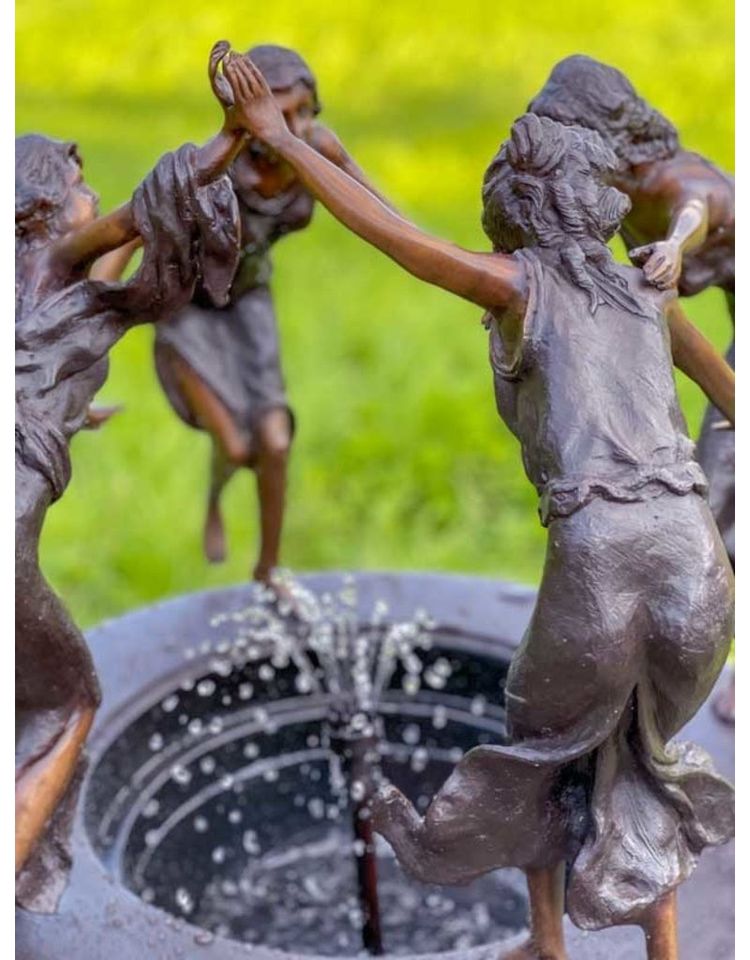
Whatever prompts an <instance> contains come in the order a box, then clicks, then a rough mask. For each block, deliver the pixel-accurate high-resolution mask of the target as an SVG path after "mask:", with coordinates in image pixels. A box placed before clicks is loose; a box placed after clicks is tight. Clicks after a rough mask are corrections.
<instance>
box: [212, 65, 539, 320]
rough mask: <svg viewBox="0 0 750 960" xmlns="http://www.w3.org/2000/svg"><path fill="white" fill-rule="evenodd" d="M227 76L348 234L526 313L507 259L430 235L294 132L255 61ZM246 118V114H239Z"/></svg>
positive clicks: (446, 282) (250, 115)
mask: <svg viewBox="0 0 750 960" xmlns="http://www.w3.org/2000/svg"><path fill="white" fill-rule="evenodd" d="M226 71H227V76H228V77H229V80H230V83H231V84H232V88H233V89H234V90H235V91H236V92H235V96H236V98H238V99H241V100H242V102H243V110H242V121H243V123H244V124H245V126H246V129H247V130H248V131H249V132H251V133H253V134H254V135H255V136H257V137H258V138H259V139H261V140H263V141H264V142H266V143H267V144H268V145H269V146H270V147H272V149H273V150H275V151H276V153H278V154H279V155H280V156H281V157H283V158H284V159H285V160H286V161H287V163H289V164H290V165H291V166H292V167H294V169H295V170H296V171H297V174H298V176H299V178H300V180H301V181H302V182H303V183H304V184H305V186H306V187H307V188H308V189H309V190H310V191H311V193H314V194H315V196H316V197H318V199H319V200H320V201H321V202H322V203H323V204H325V206H326V207H327V208H328V209H329V210H330V212H331V213H332V214H333V215H334V216H335V217H336V219H337V220H339V221H340V222H341V223H343V224H344V226H346V227H348V228H349V229H350V230H351V231H352V232H353V233H356V234H357V235H358V236H360V237H362V239H363V240H366V241H367V242H368V243H371V244H372V245H373V246H375V247H377V248H378V249H379V250H382V252H383V253H385V254H387V255H388V256H389V257H391V258H392V259H393V260H395V261H396V262H397V263H398V264H400V265H401V266H402V267H404V269H405V270H408V271H409V273H411V274H413V275H414V276H415V277H417V278H418V279H420V280H424V281H425V282H427V283H432V284H435V285H436V286H439V287H442V288H443V289H445V290H448V291H450V292H451V293H455V294H457V295H458V296H460V297H463V298H464V299H466V300H470V301H471V302H472V303H476V304H478V305H479V306H482V307H484V308H485V309H507V308H508V307H511V306H512V307H515V308H517V309H518V310H519V311H520V310H522V308H523V305H524V302H525V298H526V279H525V273H524V271H523V268H522V267H521V266H520V264H518V263H517V262H516V261H515V260H514V259H513V258H512V257H508V256H504V255H503V254H492V253H472V252H470V251H468V250H463V249H462V248H461V247H457V246H455V245H454V244H452V243H448V242H446V241H444V240H439V239H437V238H435V237H431V236H429V235H428V234H426V233H424V232H423V231H422V230H420V229H419V228H418V227H416V226H415V225H414V224H412V223H410V222H409V221H408V220H405V219H404V218H403V217H400V216H399V215H398V214H397V213H394V211H393V210H392V209H390V208H389V207H387V206H385V205H384V204H383V203H382V202H381V201H380V200H379V199H377V197H376V196H375V195H374V194H373V193H371V192H370V190H368V189H367V188H366V187H364V186H362V185H361V184H360V183H358V182H357V181H356V180H354V179H353V178H352V177H351V176H349V175H348V174H347V173H345V172H344V171H343V170H342V169H340V168H339V167H337V166H335V165H334V164H333V163H331V162H330V161H329V160H327V159H326V158H325V157H323V156H321V155H320V154H319V153H317V152H316V151H315V150H314V149H313V148H312V147H310V146H308V145H307V144H306V143H304V142H303V141H302V140H300V139H299V138H297V137H295V136H294V135H293V134H292V133H291V132H290V131H289V129H288V128H287V126H286V123H285V121H284V117H283V115H282V114H281V112H280V110H279V109H278V106H277V104H276V102H275V101H274V98H273V94H272V93H271V91H270V90H269V88H268V84H267V83H266V81H265V79H264V78H263V75H262V74H261V73H260V71H259V70H258V69H257V68H256V67H255V66H254V64H252V63H251V62H250V61H249V60H247V59H244V58H232V59H231V60H228V61H227V67H226ZM238 112H239V111H238Z"/></svg>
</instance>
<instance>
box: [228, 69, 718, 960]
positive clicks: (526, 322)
mask: <svg viewBox="0 0 750 960" xmlns="http://www.w3.org/2000/svg"><path fill="white" fill-rule="evenodd" d="M227 72H228V75H229V77H230V82H231V83H232V85H233V87H234V88H235V89H236V90H237V91H238V92H241V95H242V99H243V102H244V103H245V104H249V105H248V106H245V107H244V108H243V111H242V112H243V117H244V122H245V123H246V125H247V127H248V130H249V131H251V133H252V134H254V135H255V136H257V137H258V138H260V139H262V140H264V141H265V142H266V143H267V144H268V145H269V147H270V148H271V149H273V150H274V151H275V152H276V153H278V154H279V155H280V156H282V157H283V158H284V159H286V161H287V162H288V163H290V164H291V165H292V166H293V167H294V168H295V169H296V170H297V172H298V174H299V177H300V179H301V180H302V181H303V182H304V183H305V184H306V185H307V187H308V188H309V189H310V190H311V191H312V192H313V193H315V194H316V195H317V197H318V198H319V199H320V200H321V201H322V202H323V203H324V204H325V205H326V206H327V207H328V209H329V210H330V211H331V213H333V215H334V216H336V217H337V218H338V219H339V220H340V221H341V222H342V223H343V224H344V225H345V226H347V227H348V228H349V229H350V230H352V231H353V232H355V233H357V234H358V235H359V236H360V237H362V238H363V239H365V240H366V241H368V242H369V243H371V244H373V245H374V246H376V247H377V248H379V249H380V250H382V251H383V252H384V253H386V254H387V255H388V256H390V257H391V258H392V259H394V260H395V261H396V262H397V263H398V264H400V265H401V266H402V267H404V268H405V269H406V270H408V271H409V272H410V273H412V274H414V275H415V276H417V277H418V278H420V279H422V280H425V281H426V282H429V283H433V284H437V285H439V286H441V287H443V288H444V289H446V290H448V291H450V292H453V293H455V294H457V295H459V296H461V297H464V298H465V299H468V300H470V301H472V302H474V303H476V304H478V305H480V306H482V307H483V308H484V309H485V310H487V311H488V313H487V315H486V322H487V325H488V326H489V327H490V330H491V335H490V344H491V360H492V367H493V372H494V380H495V393H496V400H497V405H498V409H499V412H500V414H501V416H502V417H503V419H504V420H505V421H506V423H507V424H508V426H509V428H510V429H511V430H512V432H514V433H515V434H516V436H517V437H518V439H519V441H520V443H521V449H522V455H523V461H524V466H525V469H526V472H527V474H528V476H529V478H530V480H531V481H532V483H534V485H535V486H536V488H537V490H538V492H539V495H540V514H541V518H542V522H543V523H544V524H545V525H546V526H548V528H549V542H548V551H547V560H546V564H545V570H544V575H543V580H542V585H541V589H540V594H539V599H538V603H537V606H536V610H535V613H534V615H533V617H532V622H531V625H530V628H529V631H528V633H527V635H526V638H525V640H524V642H523V643H522V645H521V648H520V651H519V653H518V655H517V656H516V657H515V658H514V662H513V665H512V667H511V672H510V675H509V679H508V686H507V692H506V708H507V713H508V720H509V728H510V735H511V742H510V745H508V746H487V747H479V748H476V749H474V750H472V751H470V752H469V753H468V754H466V755H465V756H464V758H463V759H462V760H461V761H460V762H459V763H458V765H457V766H456V768H455V769H454V772H453V773H452V775H451V776H450V778H449V779H448V781H447V782H446V784H445V785H444V786H443V788H442V789H441V790H440V791H439V792H438V794H437V795H436V796H435V797H434V798H433V800H432V803H431V805H430V807H429V808H428V810H427V812H426V814H425V816H424V817H420V816H419V815H418V814H417V812H416V810H415V809H414V808H413V807H412V805H411V804H410V803H409V802H408V801H407V800H406V798H405V797H403V795H402V794H400V792H399V791H398V790H396V789H395V788H389V789H388V790H386V791H385V792H383V793H382V794H381V795H380V796H379V798H377V799H376V801H375V805H374V818H375V821H374V822H375V826H376V829H378V830H379V831H380V832H381V833H382V834H383V835H384V836H385V837H386V838H387V839H388V840H389V842H390V843H391V844H392V846H393V847H394V849H395V850H396V853H397V855H398V857H399V859H400V860H401V862H402V864H403V865H404V866H405V867H406V868H407V869H408V870H409V871H410V872H412V873H414V874H415V875H416V876H417V877H421V878H424V879H426V880H429V881H430V882H433V883H434V882H443V883H461V882H467V881H470V880H471V879H472V878H474V877H476V876H478V875H481V874H482V873H485V872H487V871H489V870H492V869H495V868H497V867H499V866H509V865H513V866H518V867H521V868H523V869H524V870H525V871H526V873H527V877H528V883H529V892H530V898H531V917H532V937H531V940H530V942H529V943H528V944H527V946H526V947H525V948H523V949H522V950H520V951H519V952H518V953H517V954H516V955H515V956H516V958H533V960H542V958H545V960H563V958H565V956H566V953H565V945H564V940H563V931H562V917H563V912H564V910H565V909H567V911H568V913H569V914H570V916H571V917H572V919H573V920H574V922H576V923H577V924H578V925H579V926H582V927H586V928H599V927H605V926H609V925H613V924H617V923H636V924H639V925H641V926H642V927H643V929H644V931H645V933H646V939H647V944H648V956H649V957H650V958H651V960H674V958H676V956H677V943H676V916H675V890H676V887H677V886H678V884H679V883H681V882H682V881H683V880H684V879H685V878H686V876H687V875H689V873H690V872H691V870H692V869H693V867H694V865H695V863H696V861H697V857H698V854H699V853H700V851H701V850H702V849H703V848H704V847H705V846H707V845H712V844H719V843H722V842H724V841H726V840H727V839H728V838H729V837H730V836H731V833H732V830H733V792H732V788H731V787H730V785H729V784H728V783H726V781H724V780H722V779H721V778H720V777H718V776H717V775H716V774H715V772H714V771H713V769H712V767H711V764H710V760H709V759H708V757H707V756H706V755H705V754H704V753H703V752H702V751H700V750H698V748H696V747H693V746H692V745H688V744H679V745H670V746H667V743H668V741H669V740H670V739H671V738H672V736H673V735H674V734H676V733H677V732H678V731H679V730H680V729H681V728H682V727H683V726H684V725H685V723H686V722H687V720H688V719H689V718H690V717H691V716H692V715H693V714H694V713H695V711H696V710H697V709H698V707H699V706H700V704H701V703H702V702H703V701H704V700H705V698H706V697H707V695H708V693H709V691H710V689H711V686H712V684H713V683H714V681H715V679H716V677H717V675H718V673H719V671H720V669H721V666H722V664H723V662H724V659H725V657H726V655H727V651H728V649H729V643H730V637H731V617H732V592H733V582H732V581H733V578H732V571H731V567H730V566H729V564H728V561H727V557H726V552H725V550H724V548H723V546H722V544H721V540H720V537H719V534H718V531H717V529H716V526H715V523H714V521H713V518H712V516H711V513H710V510H709V508H708V506H707V504H706V502H705V499H704V494H705V490H706V482H705V476H704V475H703V472H702V471H701V469H700V467H699V466H698V464H697V462H696V461H695V460H694V458H693V446H692V444H691V443H690V441H689V439H688V437H687V436H686V428H685V424H684V420H683V418H682V414H681V411H680V409H679V404H678V401H677V397H676V393H675V387H674V380H673V375H672V362H673V356H674V360H675V361H676V362H679V363H680V364H681V365H682V367H683V369H685V370H686V372H688V373H689V374H690V375H691V376H693V377H694V379H696V380H697V381H698V382H699V383H700V384H701V385H702V386H703V387H704V389H705V390H706V392H707V393H708V395H709V397H710V398H711V399H712V400H714V401H715V402H716V403H717V405H718V406H719V407H720V409H721V410H722V412H723V414H724V415H725V416H727V417H729V418H732V419H733V383H734V380H733V374H732V372H731V370H730V369H729V368H728V366H727V365H726V364H725V363H724V361H723V360H722V359H721V358H720V357H719V355H718V354H717V353H716V351H714V350H713V348H712V347H710V345H709V344H708V343H707V342H706V341H704V340H703V339H702V338H701V337H700V336H699V335H698V334H697V332H695V331H693V330H692V328H691V327H690V325H689V323H688V321H687V320H686V319H685V318H684V317H683V316H682V315H681V314H679V313H676V312H674V311H672V312H670V313H669V314H668V315H667V313H666V309H665V308H666V305H667V302H668V301H669V299H670V294H669V293H668V292H667V293H664V292H662V291H660V290H658V289H657V288H656V287H654V286H653V285H651V284H650V283H649V282H647V281H646V280H645V279H644V277H643V276H642V274H641V271H639V270H636V269H634V268H626V267H621V266H619V265H617V264H616V263H615V262H614V260H613V259H612V257H611V254H610V252H609V250H608V248H607V246H606V242H607V240H609V239H610V238H611V237H612V236H613V235H614V234H615V232H616V231H617V230H618V228H619V227H620V224H621V222H622V220H623V217H624V216H625V215H626V214H627V212H628V210H629V208H630V202H629V200H628V199H627V197H626V196H625V195H624V194H623V193H621V192H620V191H619V190H617V189H616V188H615V187H612V186H608V185H607V182H606V181H607V178H608V177H609V176H610V175H611V174H612V173H613V172H614V170H615V168H616V165H617V161H616V158H615V156H614V154H613V153H612V151H611V150H610V149H609V148H608V147H607V146H606V145H605V143H604V142H603V141H602V140H601V138H600V137H599V136H598V135H597V134H596V133H594V132H592V131H587V130H583V129H581V128H574V127H565V126H562V125H561V124H559V123H556V122H555V121H552V120H549V119H547V118H539V117H536V116H534V115H526V116H524V117H522V118H521V119H520V120H519V121H517V122H516V123H515V124H514V126H513V130H512V133H511V139H510V140H509V141H508V143H506V144H505V145H504V146H503V147H502V148H501V150H500V152H499V153H498V155H497V157H496V158H495V160H494V161H493V162H492V164H491V165H490V168H489V169H488V171H487V174H486V177H485V182H484V190H483V199H484V217H483V224H484V227H485V230H486V232H487V233H488V235H489V237H490V239H491V241H492V244H493V252H492V253H472V252H469V251H466V250H462V249H461V248H459V247H456V246H454V245H452V244H449V243H446V242H444V241H441V240H438V239H436V238H433V237H429V236H427V235H425V234H424V233H423V232H422V231H421V230H419V229H418V228H417V227H416V226H414V225H413V224H411V223H409V222H408V221H406V220H405V219H403V218H401V217H399V216H398V215H397V214H395V213H393V212H392V211H391V210H389V209H387V208H386V207H385V206H384V205H383V204H382V203H381V202H380V201H379V200H378V199H377V198H376V197H374V196H373V195H372V194H370V193H368V192H367V191H366V190H365V189H363V188H362V187H361V186H360V185H359V184H357V183H356V182H355V181H354V180H352V178H350V177H348V176H347V175H346V174H345V173H343V172H342V171H340V170H338V169H336V167H335V166H333V165H332V164H330V163H329V162H328V161H327V160H326V159H325V158H323V157H321V156H319V155H318V154H316V153H315V151H314V150H311V149H310V148H309V146H308V145H306V144H305V143H304V142H303V141H301V140H300V139H298V138H296V137H295V136H294V135H293V133H292V132H290V131H289V130H288V129H287V127H286V124H285V122H284V119H283V116H282V115H281V113H280V112H279V110H278V108H277V106H276V104H275V103H274V100H273V96H272V94H271V93H270V91H269V90H268V87H267V84H266V83H265V81H264V79H263V77H262V75H261V73H260V72H259V71H258V70H257V69H256V68H255V67H254V66H253V65H252V63H250V62H248V61H247V60H241V59H236V60H234V61H233V62H232V63H231V64H230V65H229V66H228V68H227ZM670 335H671V338H672V354H673V356H672V355H670Z"/></svg>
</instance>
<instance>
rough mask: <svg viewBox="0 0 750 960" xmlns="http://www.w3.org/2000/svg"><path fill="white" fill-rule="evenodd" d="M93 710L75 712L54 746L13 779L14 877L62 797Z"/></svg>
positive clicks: (88, 726) (87, 708) (81, 747)
mask: <svg viewBox="0 0 750 960" xmlns="http://www.w3.org/2000/svg"><path fill="white" fill-rule="evenodd" d="M94 713H95V710H94V708H93V707H86V708H81V707H78V708H76V709H75V710H74V711H73V712H72V714H71V716H70V719H69V720H68V722H67V723H66V725H65V729H64V730H63V732H62V733H61V735H60V736H59V737H58V739H57V742H56V743H55V744H54V745H53V746H52V748H51V749H50V750H48V751H47V752H46V753H44V754H43V755H42V756H41V757H39V758H38V759H36V760H34V761H33V762H32V763H30V764H29V765H28V766H27V767H25V768H24V769H23V770H21V772H20V773H19V774H18V776H17V778H16V873H18V872H19V870H20V869H21V868H22V867H23V865H24V864H25V863H26V861H27V859H28V857H29V854H30V853H31V851H32V850H33V848H34V845H35V844H36V842H37V840H38V839H39V837H40V836H41V834H42V833H43V831H44V828H45V826H46V825H47V821H48V820H49V819H50V817H51V816H52V814H53V813H54V811H55V808H56V807H57V804H58V803H59V802H60V800H61V798H62V796H63V794H64V793H65V791H66V789H67V787H68V784H69V783H70V780H71V777H72V776H73V773H74V771H75V768H76V764H77V763H78V758H79V756H80V754H81V750H82V749H83V744H84V742H85V740H86V736H87V735H88V732H89V729H90V728H91V723H92V721H93V719H94Z"/></svg>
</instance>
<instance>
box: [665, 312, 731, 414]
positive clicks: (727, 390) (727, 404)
mask: <svg viewBox="0 0 750 960" xmlns="http://www.w3.org/2000/svg"><path fill="white" fill-rule="evenodd" d="M666 309H667V320H668V322H669V334H670V337H671V341H672V359H673V360H674V365H675V366H676V367H677V368H678V369H679V370H682V372H683V373H684V374H686V375H687V376H688V377H690V379H691V380H693V381H694V382H695V383H697V384H698V386H699V387H700V388H701V390H703V392H704V393H705V394H706V396H707V397H708V399H709V400H710V401H711V403H712V404H713V405H714V406H715V407H716V408H717V409H718V410H720V411H721V412H722V413H723V414H724V416H725V417H726V418H727V420H729V422H730V423H731V424H732V426H734V370H732V368H731V367H730V366H729V364H728V363H727V362H726V360H725V359H724V358H723V357H722V356H721V354H720V353H719V351H718V350H717V349H716V348H715V347H714V346H713V345H712V344H711V343H709V341H708V340H707V339H706V338H705V337H704V336H703V334H702V333H701V332H700V331H699V330H697V329H696V328H695V327H694V326H693V324H692V323H691V322H690V321H689V320H688V318H687V317H686V316H685V314H684V313H683V312H682V308H681V307H680V305H679V302H678V301H677V300H673V301H672V302H671V303H670V304H669V305H668V306H667V308H666Z"/></svg>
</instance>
